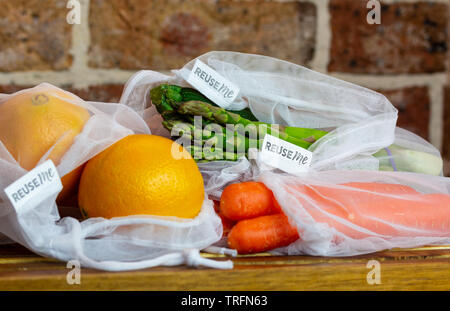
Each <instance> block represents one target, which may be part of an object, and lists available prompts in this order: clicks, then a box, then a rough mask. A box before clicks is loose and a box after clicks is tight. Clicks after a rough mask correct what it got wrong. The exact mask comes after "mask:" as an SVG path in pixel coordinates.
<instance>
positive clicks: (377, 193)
mask: <svg viewBox="0 0 450 311" xmlns="http://www.w3.org/2000/svg"><path fill="white" fill-rule="evenodd" d="M341 186H343V187H325V186H314V185H312V186H303V185H301V186H297V185H295V186H292V187H291V186H288V188H289V192H290V193H291V194H293V195H294V196H295V197H296V198H297V199H298V201H299V203H301V204H302V207H303V208H304V209H305V210H306V211H307V212H308V213H309V214H310V215H311V217H312V218H313V219H314V221H316V222H321V223H327V224H328V225H329V226H330V227H332V228H335V229H336V230H337V231H338V232H340V233H342V234H344V235H346V236H349V237H352V238H354V239H362V238H365V237H369V236H375V235H385V236H392V237H400V236H404V237H414V236H450V196H449V195H446V194H421V193H419V192H417V191H415V190H414V189H412V188H409V187H406V186H401V185H392V184H381V183H365V184H362V183H354V184H345V185H341ZM408 188H409V189H408ZM361 190H364V191H361ZM334 216H336V217H338V218H337V219H336V217H334Z"/></svg>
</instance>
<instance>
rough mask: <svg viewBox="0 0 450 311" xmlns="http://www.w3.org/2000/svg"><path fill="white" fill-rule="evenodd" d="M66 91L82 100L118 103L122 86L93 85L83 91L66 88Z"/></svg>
mask: <svg viewBox="0 0 450 311" xmlns="http://www.w3.org/2000/svg"><path fill="white" fill-rule="evenodd" d="M66 89H67V90H68V91H70V92H72V93H74V94H76V95H78V96H79V97H81V98H83V99H84V100H88V101H97V102H105V103H118V102H119V101H120V96H122V92H123V85H119V84H103V85H93V86H90V87H88V88H85V89H74V88H72V87H68V88H66Z"/></svg>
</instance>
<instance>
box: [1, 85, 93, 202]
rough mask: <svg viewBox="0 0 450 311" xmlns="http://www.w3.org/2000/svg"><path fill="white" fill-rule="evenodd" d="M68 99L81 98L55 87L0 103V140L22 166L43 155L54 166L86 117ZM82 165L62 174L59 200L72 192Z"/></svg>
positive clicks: (24, 94)
mask: <svg viewBox="0 0 450 311" xmlns="http://www.w3.org/2000/svg"><path fill="white" fill-rule="evenodd" d="M68 100H75V101H76V100H78V101H79V100H80V99H79V98H77V97H75V95H72V94H70V93H68V92H63V91H62V90H59V89H57V88H54V89H53V88H52V89H45V90H42V91H39V90H38V89H37V90H36V91H32V90H31V91H29V92H23V93H19V94H17V95H15V96H13V97H11V98H9V99H8V100H7V101H5V102H4V103H2V104H0V141H1V142H2V143H3V145H4V146H5V147H6V149H8V151H9V152H10V154H11V155H12V156H13V157H14V159H16V161H17V162H18V163H19V165H20V166H21V167H23V168H24V169H26V170H31V169H32V168H34V167H35V166H36V165H37V164H38V163H39V161H40V160H41V158H42V157H43V156H44V155H46V154H47V153H48V154H47V157H46V158H47V159H51V160H52V161H53V162H54V163H55V165H58V164H59V162H60V160H61V158H62V156H63V155H64V154H65V153H66V152H67V150H68V149H69V148H70V146H71V145H72V143H73V140H74V138H75V136H77V135H78V134H79V133H80V132H81V131H82V129H83V126H84V124H85V123H86V121H87V120H88V119H89V117H90V114H89V112H88V111H87V110H86V109H84V108H82V107H80V106H78V105H75V104H72V103H70V102H68ZM81 170H82V167H81V166H80V167H79V168H77V169H75V170H74V171H72V172H70V173H69V174H67V175H65V176H63V177H62V180H61V181H62V184H63V190H62V192H61V193H60V195H59V196H58V201H63V200H65V199H66V198H67V197H69V196H70V195H72V194H74V192H75V191H76V187H77V186H78V181H79V177H80V175H81Z"/></svg>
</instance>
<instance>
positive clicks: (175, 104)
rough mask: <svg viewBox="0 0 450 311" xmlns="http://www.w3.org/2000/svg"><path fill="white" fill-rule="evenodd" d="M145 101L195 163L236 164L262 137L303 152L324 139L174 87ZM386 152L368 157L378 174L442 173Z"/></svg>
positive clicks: (427, 160)
mask: <svg viewBox="0 0 450 311" xmlns="http://www.w3.org/2000/svg"><path fill="white" fill-rule="evenodd" d="M150 98H151V101H152V103H153V104H154V105H155V106H156V109H157V110H158V112H159V113H160V114H161V116H162V117H163V119H164V120H163V122H162V124H163V126H164V127H165V128H167V129H168V130H169V131H171V132H172V133H173V132H175V133H176V136H175V137H174V139H176V138H177V137H178V138H179V139H180V138H181V139H182V140H184V141H185V142H189V143H191V146H190V147H188V149H189V151H190V152H191V154H192V156H193V157H194V159H195V160H197V161H200V162H205V161H206V162H208V161H215V160H222V159H225V160H229V161H236V160H237V159H238V158H239V157H241V156H243V155H247V156H248V150H249V148H251V147H253V148H260V146H261V143H262V140H263V138H264V135H265V134H266V133H268V134H272V135H275V136H278V137H279V138H281V139H284V140H286V141H288V142H291V143H293V144H295V145H297V146H300V147H303V148H305V149H308V148H309V147H310V146H311V145H312V144H313V143H314V142H315V141H317V140H318V139H320V138H321V137H323V136H324V135H326V134H327V133H328V132H325V131H321V130H315V129H307V128H298V127H289V126H279V125H273V124H267V123H264V122H259V121H257V120H256V118H255V117H254V115H253V114H252V113H251V111H250V110H249V109H247V110H248V111H244V110H241V111H228V110H226V109H223V108H221V107H219V106H217V105H215V104H214V103H213V102H212V101H211V100H209V99H208V98H206V97H205V96H204V95H202V94H201V93H200V92H198V91H197V90H195V89H192V88H185V87H180V86H177V85H169V84H162V85H160V86H158V87H155V88H153V89H152V90H151V91H150ZM248 113H250V114H248ZM195 116H201V117H202V119H201V124H196V123H197V122H196V120H195ZM247 116H248V117H247ZM227 125H233V126H234V127H235V128H234V129H235V130H234V131H230V130H227ZM173 129H176V131H172V130H173ZM186 145H188V144H186ZM389 152H390V153H391V154H392V156H390V155H389V154H388V152H387V151H386V149H381V150H380V151H379V152H377V153H375V154H374V156H375V157H376V158H377V159H378V160H379V162H380V166H379V170H380V171H393V170H394V168H393V163H394V166H395V168H396V170H398V171H406V172H416V173H423V174H431V175H439V174H440V173H441V171H442V166H443V163H442V159H441V158H440V157H436V156H434V155H431V154H428V153H424V152H419V151H415V150H410V149H405V148H401V147H399V146H396V145H392V146H390V147H389Z"/></svg>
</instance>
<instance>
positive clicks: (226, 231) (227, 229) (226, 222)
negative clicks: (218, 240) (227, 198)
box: [213, 200, 236, 237]
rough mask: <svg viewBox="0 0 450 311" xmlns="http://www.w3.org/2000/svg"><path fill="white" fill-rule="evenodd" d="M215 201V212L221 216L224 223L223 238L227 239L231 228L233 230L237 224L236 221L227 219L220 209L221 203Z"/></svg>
mask: <svg viewBox="0 0 450 311" xmlns="http://www.w3.org/2000/svg"><path fill="white" fill-rule="evenodd" d="M213 201H214V210H215V211H216V214H217V216H219V217H220V220H221V221H222V228H223V233H222V236H223V237H226V236H228V234H229V233H230V231H231V228H233V226H234V225H235V224H236V221H234V220H231V219H228V218H227V217H225V216H224V215H223V213H222V212H221V211H220V209H219V206H220V202H219V201H216V200H213Z"/></svg>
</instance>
